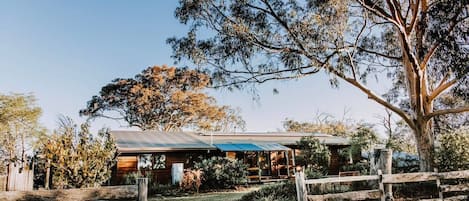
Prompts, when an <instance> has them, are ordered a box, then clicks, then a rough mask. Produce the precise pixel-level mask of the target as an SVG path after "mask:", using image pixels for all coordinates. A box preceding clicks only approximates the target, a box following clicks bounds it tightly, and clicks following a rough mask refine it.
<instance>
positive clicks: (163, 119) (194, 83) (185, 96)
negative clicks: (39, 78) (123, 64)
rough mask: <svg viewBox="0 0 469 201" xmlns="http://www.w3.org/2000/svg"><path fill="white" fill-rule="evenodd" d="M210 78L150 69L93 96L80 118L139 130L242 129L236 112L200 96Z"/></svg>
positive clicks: (181, 70) (194, 72)
mask: <svg viewBox="0 0 469 201" xmlns="http://www.w3.org/2000/svg"><path fill="white" fill-rule="evenodd" d="M209 84H210V77H209V76H208V75H206V74H205V73H203V72H200V71H197V70H191V69H184V68H175V67H167V66H161V67H160V66H153V67H149V68H147V69H145V70H143V71H142V72H141V73H140V74H137V75H136V76H135V78H127V79H124V78H118V79H115V80H113V81H112V82H111V83H109V84H107V85H106V86H104V87H103V88H102V89H101V91H100V94H99V95H98V96H93V97H92V99H91V100H90V101H89V102H88V104H87V107H86V109H83V110H81V111H80V114H81V115H85V116H89V117H91V118H96V117H106V118H112V119H123V120H125V121H126V122H127V123H128V124H129V126H136V127H139V128H140V129H142V130H161V131H175V130H180V129H182V128H184V127H194V128H196V129H200V130H223V129H241V130H242V129H244V124H245V123H244V121H243V120H242V119H241V117H240V116H239V114H238V113H239V111H238V110H235V109H232V108H230V107H228V106H217V105H216V101H215V99H214V98H213V97H210V96H208V95H207V94H205V93H204V92H203V90H204V89H205V88H207V86H208V85H209Z"/></svg>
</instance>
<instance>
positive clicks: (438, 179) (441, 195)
mask: <svg viewBox="0 0 469 201" xmlns="http://www.w3.org/2000/svg"><path fill="white" fill-rule="evenodd" d="M433 172H435V174H437V175H438V169H437V168H434V169H433ZM436 187H437V189H438V198H440V199H441V200H443V189H441V180H440V175H438V176H437V177H436Z"/></svg>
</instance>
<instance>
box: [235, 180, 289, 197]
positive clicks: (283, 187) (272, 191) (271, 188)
mask: <svg viewBox="0 0 469 201" xmlns="http://www.w3.org/2000/svg"><path fill="white" fill-rule="evenodd" d="M295 200H296V186H295V183H294V182H292V181H287V182H283V183H280V184H272V185H267V186H264V187H262V188H261V189H259V190H257V191H253V192H250V193H248V194H245V195H243V197H241V199H240V200H239V201H295Z"/></svg>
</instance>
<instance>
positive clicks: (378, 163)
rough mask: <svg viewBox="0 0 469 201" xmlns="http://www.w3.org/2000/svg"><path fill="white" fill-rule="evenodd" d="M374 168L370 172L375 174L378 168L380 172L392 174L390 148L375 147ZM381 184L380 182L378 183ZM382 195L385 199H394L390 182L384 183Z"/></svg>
mask: <svg viewBox="0 0 469 201" xmlns="http://www.w3.org/2000/svg"><path fill="white" fill-rule="evenodd" d="M373 158H374V161H373V162H374V164H373V165H372V166H373V167H374V170H373V169H372V170H371V173H372V174H377V172H378V170H381V171H382V174H392V149H375V150H374V153H373ZM380 185H381V184H380ZM383 194H384V196H386V200H394V198H393V196H392V184H385V185H384V191H383Z"/></svg>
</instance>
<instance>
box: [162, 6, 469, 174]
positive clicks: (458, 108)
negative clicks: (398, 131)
mask: <svg viewBox="0 0 469 201" xmlns="http://www.w3.org/2000/svg"><path fill="white" fill-rule="evenodd" d="M468 4H469V1H467V0H459V1H449V0H408V1H396V0H387V1H384V0H324V1H314V0H306V1H295V0H292V1H285V0H261V1H254V0H246V1H233V2H228V1H223V0H205V1H180V6H179V7H178V8H177V9H176V12H175V13H176V17H177V18H178V19H179V21H180V22H181V23H183V24H187V25H190V31H189V32H188V34H187V36H184V37H181V38H170V39H168V43H169V44H170V45H171V46H172V48H173V50H174V55H173V56H174V58H175V59H176V60H177V61H183V60H189V61H191V62H193V63H194V64H195V65H197V66H200V67H206V68H207V69H208V71H209V72H211V74H212V77H213V79H214V81H215V82H216V83H217V85H218V86H228V87H230V88H241V87H244V86H246V84H256V83H263V82H266V81H269V80H284V79H299V78H302V77H305V76H309V75H314V74H317V73H319V72H324V73H326V74H327V75H328V76H329V77H330V83H331V84H332V85H333V86H338V84H339V81H343V82H345V83H348V84H350V85H352V86H354V87H356V88H357V89H359V90H360V91H361V92H362V93H364V94H365V95H366V96H367V97H368V98H369V99H371V100H373V101H374V102H376V103H378V104H380V105H382V106H384V107H385V108H388V109H389V110H391V111H392V112H394V113H396V114H397V115H399V117H400V118H402V119H403V121H404V122H406V124H407V125H408V126H409V127H410V128H411V129H412V130H413V132H414V135H415V138H416V141H417V146H418V150H419V155H420V168H421V170H430V171H431V170H433V167H434V164H433V158H434V135H433V132H432V127H433V119H434V118H435V117H439V116H442V115H449V114H455V113H462V112H467V111H469V104H468V101H469V95H468V91H469V89H468V86H469V75H468V74H469V68H467V66H468V65H469V56H468V55H469V54H468V52H469V44H468V38H469V28H468V27H469V20H468V18H469V11H468V10H469V9H468ZM207 30H210V31H207ZM370 77H371V78H376V80H381V81H383V80H386V79H385V78H389V79H388V81H389V82H392V83H393V85H392V87H391V88H390V89H389V90H384V91H374V90H372V87H370V85H369V84H368V80H369V78H370ZM311 87H314V86H311ZM446 94H450V96H454V97H458V98H459V99H460V100H462V101H460V102H458V103H459V104H456V105H451V106H449V107H444V106H443V105H435V104H434V103H435V101H437V100H439V99H440V98H442V97H444V96H445V95H446ZM440 106H441V107H440Z"/></svg>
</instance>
